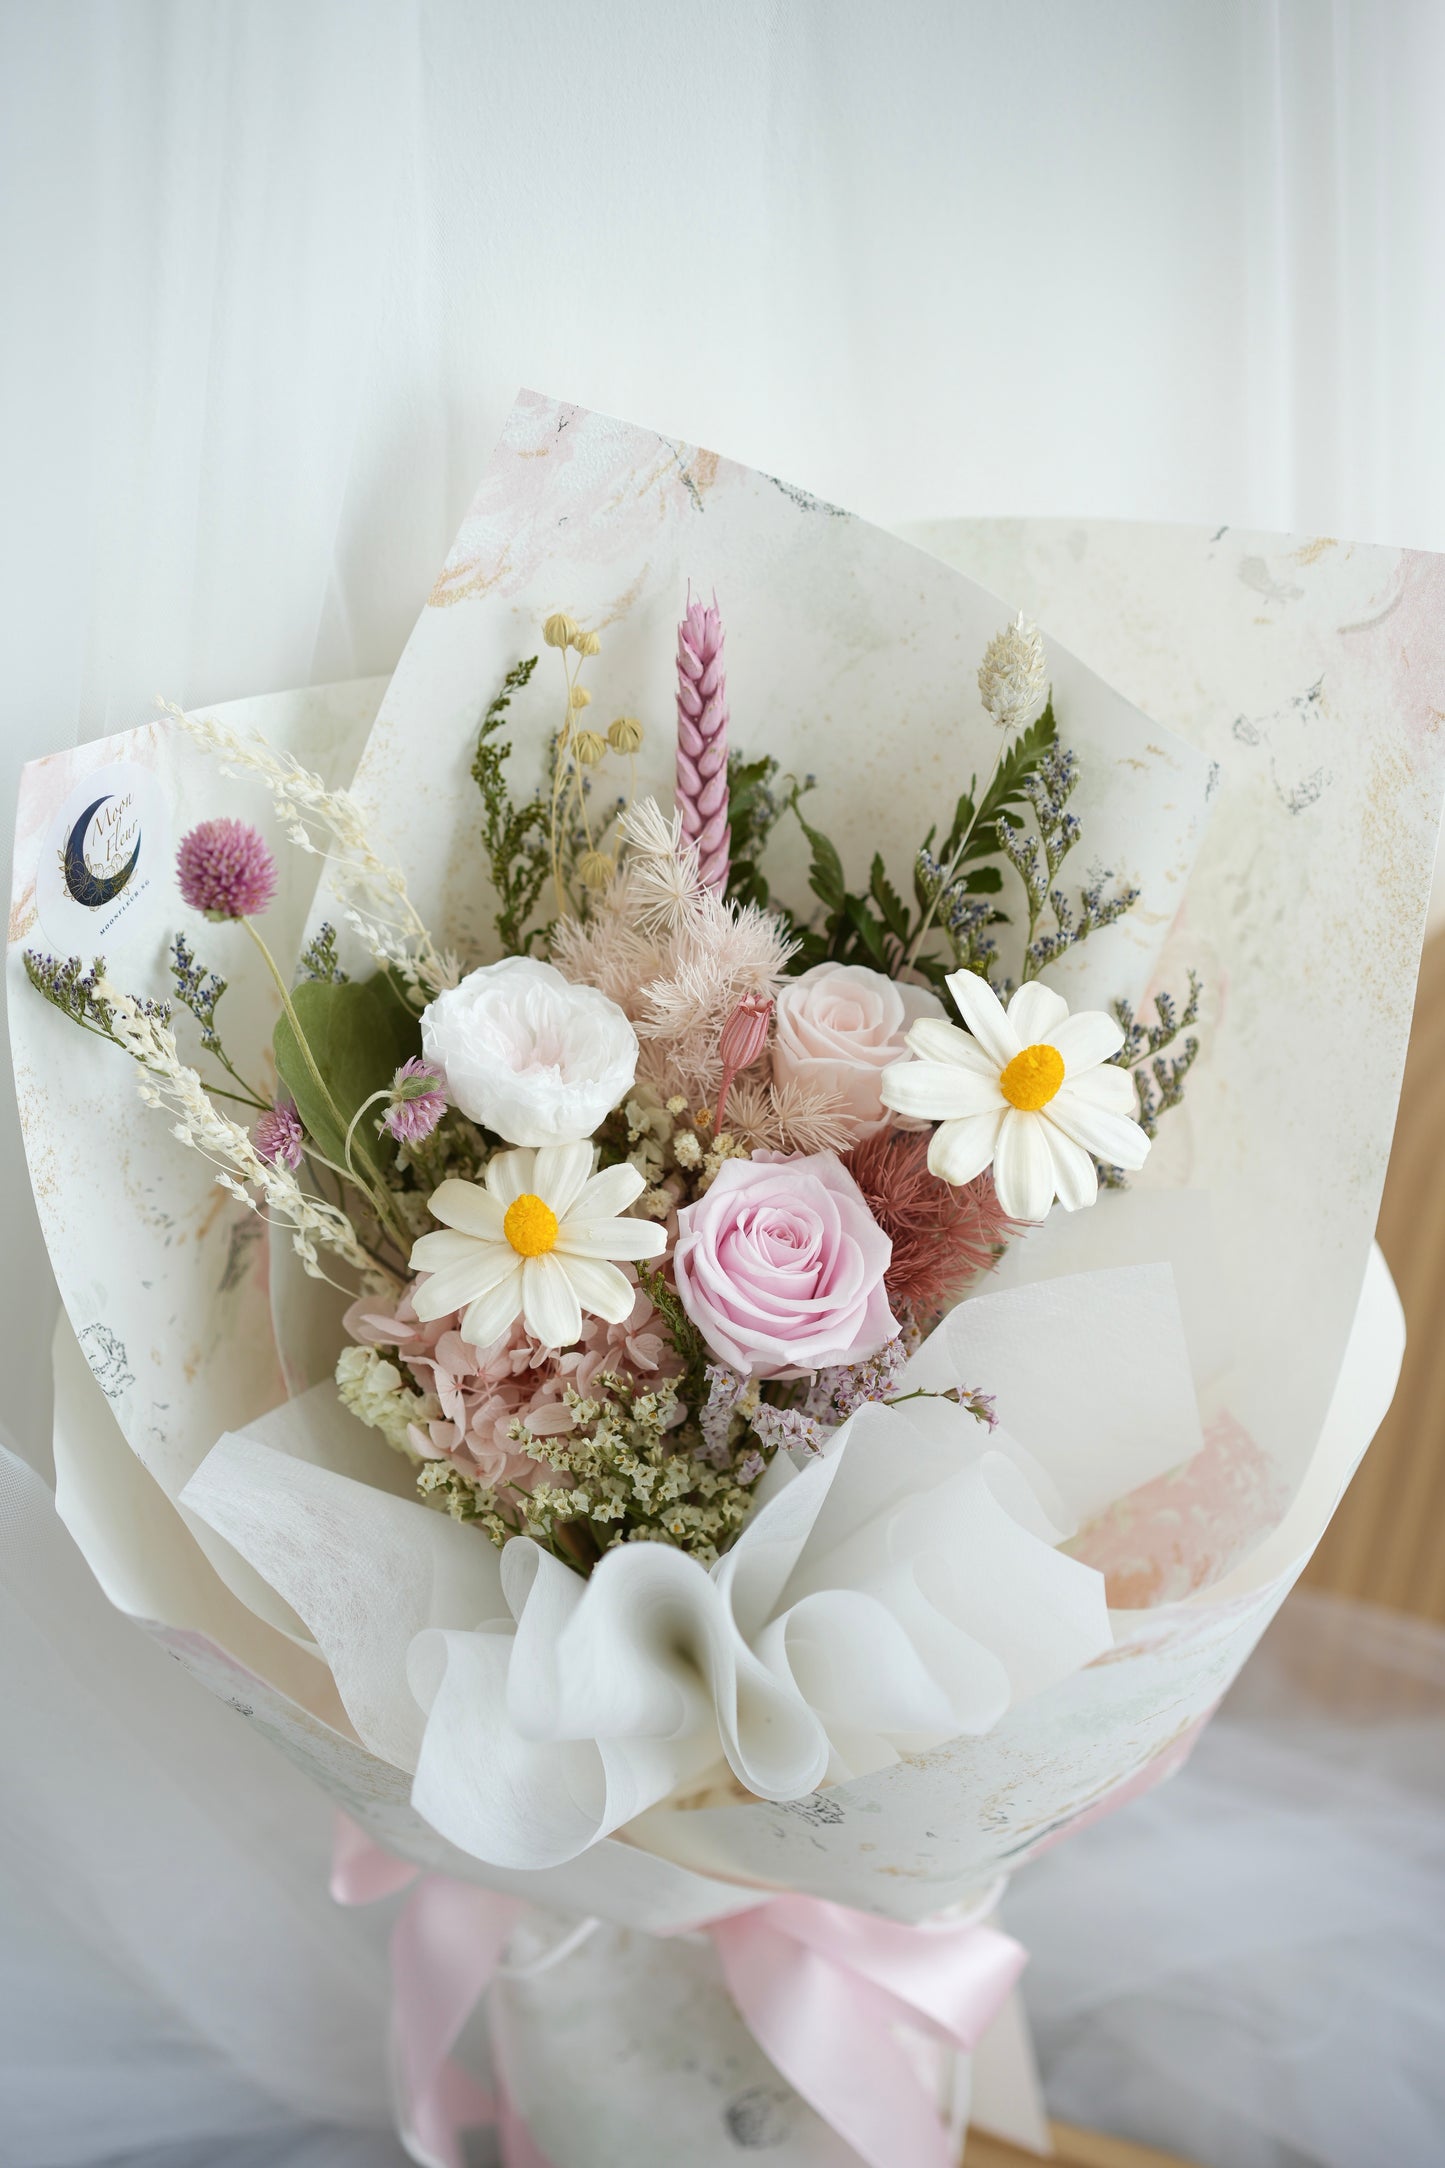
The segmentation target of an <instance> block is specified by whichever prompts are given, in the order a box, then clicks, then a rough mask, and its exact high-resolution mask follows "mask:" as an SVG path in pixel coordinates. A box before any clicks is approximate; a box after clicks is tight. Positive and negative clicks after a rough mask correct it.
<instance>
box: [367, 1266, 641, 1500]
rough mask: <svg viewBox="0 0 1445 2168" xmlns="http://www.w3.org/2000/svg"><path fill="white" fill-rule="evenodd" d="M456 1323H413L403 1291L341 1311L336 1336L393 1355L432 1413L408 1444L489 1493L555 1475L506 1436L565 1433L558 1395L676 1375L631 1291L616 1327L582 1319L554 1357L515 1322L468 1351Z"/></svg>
mask: <svg viewBox="0 0 1445 2168" xmlns="http://www.w3.org/2000/svg"><path fill="white" fill-rule="evenodd" d="M458 1323H459V1317H458V1315H457V1314H456V1313H455V1312H454V1313H452V1314H451V1315H449V1316H447V1317H440V1318H437V1319H435V1320H434V1321H433V1322H432V1323H430V1324H423V1323H422V1322H421V1320H420V1319H419V1318H418V1317H417V1314H416V1311H415V1309H414V1308H413V1307H412V1300H411V1291H410V1290H408V1291H407V1292H406V1293H405V1294H403V1296H402V1297H401V1300H400V1301H399V1302H398V1303H396V1305H395V1306H394V1307H393V1308H388V1307H387V1306H386V1305H385V1304H384V1303H383V1302H382V1301H381V1299H380V1298H379V1297H377V1296H375V1295H364V1296H363V1297H362V1298H361V1300H360V1301H359V1302H354V1303H353V1304H352V1306H351V1308H350V1309H349V1310H348V1311H347V1313H346V1329H347V1331H348V1332H349V1333H350V1335H351V1337H352V1339H353V1340H358V1341H360V1342H361V1343H362V1345H363V1346H369V1347H384V1348H394V1349H395V1351H396V1353H397V1355H398V1357H399V1358H400V1360H401V1361H402V1362H403V1363H404V1364H405V1365H406V1367H407V1369H408V1370H409V1371H410V1372H411V1374H412V1376H413V1377H414V1378H415V1380H416V1382H417V1384H418V1385H419V1386H420V1387H421V1388H422V1390H423V1391H424V1392H426V1393H428V1394H431V1395H432V1396H434V1404H435V1408H436V1413H435V1414H433V1415H429V1419H428V1421H427V1424H426V1427H425V1429H423V1428H422V1427H421V1426H420V1425H419V1424H414V1425H413V1426H412V1442H413V1443H414V1445H415V1446H416V1449H417V1451H418V1452H419V1453H421V1454H423V1455H424V1456H425V1457H426V1458H427V1459H428V1460H450V1461H453V1462H454V1463H455V1464H456V1465H457V1467H458V1468H459V1469H460V1470H461V1471H462V1473H463V1474H464V1475H467V1476H470V1477H471V1478H473V1479H474V1480H479V1481H481V1482H483V1483H489V1484H490V1485H491V1486H492V1488H493V1489H494V1490H505V1489H509V1488H510V1489H516V1490H528V1489H530V1488H531V1486H532V1485H533V1484H534V1483H535V1482H536V1481H537V1480H538V1478H539V1477H544V1478H545V1479H546V1480H547V1481H548V1482H556V1481H557V1476H556V1474H555V1473H554V1472H553V1471H552V1470H550V1469H548V1468H545V1467H544V1466H543V1465H542V1464H541V1463H540V1462H538V1461H535V1460H532V1459H530V1458H529V1457H528V1455H527V1454H525V1453H523V1452H522V1451H521V1450H520V1449H519V1447H518V1445H517V1443H516V1440H515V1439H514V1438H513V1437H512V1435H511V1430H512V1425H513V1424H514V1423H516V1422H518V1421H521V1422H523V1423H525V1424H526V1425H527V1427H528V1429H529V1430H532V1431H534V1432H536V1433H537V1434H538V1435H539V1436H556V1435H557V1434H559V1433H560V1432H562V1431H567V1430H571V1429H572V1428H573V1427H574V1418H573V1415H572V1410H571V1409H570V1408H569V1407H568V1406H567V1403H566V1401H565V1400H564V1398H563V1395H564V1393H565V1392H566V1391H567V1389H568V1387H569V1386H571V1387H574V1388H575V1389H576V1391H578V1392H579V1393H582V1394H584V1395H585V1394H586V1393H588V1392H589V1391H590V1390H591V1387H592V1385H593V1384H594V1382H595V1381H596V1378H597V1376H598V1374H599V1372H601V1371H604V1370H605V1371H610V1372H612V1373H614V1374H616V1375H617V1376H620V1377H624V1378H632V1379H635V1380H637V1381H638V1382H639V1383H640V1384H644V1385H645V1384H646V1383H648V1382H652V1383H655V1382H656V1381H657V1380H658V1379H659V1378H665V1377H675V1376H677V1374H678V1371H679V1369H680V1367H681V1365H680V1363H679V1360H678V1357H677V1354H676V1352H675V1350H674V1349H673V1346H672V1343H671V1342H670V1340H669V1339H668V1337H667V1332H666V1328H665V1327H664V1325H663V1322H662V1319H661V1318H660V1317H659V1316H658V1314H657V1312H656V1310H654V1308H653V1307H652V1304H651V1303H650V1302H649V1301H648V1299H647V1297H646V1295H644V1294H643V1293H642V1291H641V1289H639V1290H638V1294H637V1300H636V1301H635V1302H634V1304H633V1305H632V1309H631V1312H630V1314H629V1315H628V1316H627V1317H626V1318H624V1319H623V1321H622V1323H621V1324H619V1325H609V1324H607V1323H606V1322H605V1321H604V1320H603V1319H602V1318H599V1317H590V1316H584V1317H583V1320H582V1337H581V1338H580V1340H579V1341H578V1342H577V1343H576V1345H575V1346H573V1347H569V1348H563V1349H561V1350H558V1349H556V1348H547V1347H543V1346H542V1345H541V1344H540V1342H538V1341H536V1340H534V1339H533V1338H532V1336H531V1334H530V1333H528V1332H527V1330H526V1328H525V1327H524V1326H523V1325H522V1323H521V1321H520V1320H518V1322H517V1323H516V1324H515V1325H513V1326H512V1327H511V1329H510V1330H509V1331H508V1332H507V1333H505V1334H504V1335H503V1337H502V1338H501V1339H500V1340H498V1341H496V1342H494V1343H493V1345H492V1346H491V1347H489V1348H475V1347H473V1346H472V1345H471V1344H470V1342H468V1341H466V1340H464V1339H463V1338H462V1336H461V1334H460V1332H459V1331H458V1330H457V1326H458Z"/></svg>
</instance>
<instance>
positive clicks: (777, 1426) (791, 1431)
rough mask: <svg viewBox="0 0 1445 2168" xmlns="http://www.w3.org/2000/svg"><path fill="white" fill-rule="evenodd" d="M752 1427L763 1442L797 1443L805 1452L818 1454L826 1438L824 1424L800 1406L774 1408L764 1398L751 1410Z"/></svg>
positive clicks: (826, 1428) (766, 1443) (770, 1444)
mask: <svg viewBox="0 0 1445 2168" xmlns="http://www.w3.org/2000/svg"><path fill="white" fill-rule="evenodd" d="M752 1426H753V1430H754V1431H755V1433H756V1434H757V1436H758V1437H759V1438H761V1439H762V1441H763V1444H764V1445H766V1446H782V1445H797V1446H801V1447H802V1448H803V1451H804V1452H805V1453H821V1452H822V1450H823V1447H824V1446H825V1445H826V1444H827V1442H828V1437H829V1430H828V1425H827V1424H826V1423H820V1422H818V1421H816V1420H815V1418H814V1417H813V1416H811V1415H804V1413H803V1411H802V1409H801V1408H775V1407H773V1406H772V1405H771V1403H770V1402H768V1401H764V1402H763V1404H762V1406H761V1407H759V1408H757V1409H755V1410H754V1412H753V1417H752Z"/></svg>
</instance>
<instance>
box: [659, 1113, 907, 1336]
mask: <svg viewBox="0 0 1445 2168" xmlns="http://www.w3.org/2000/svg"><path fill="white" fill-rule="evenodd" d="M892 1254H893V1245H892V1243H891V1242H890V1241H889V1239H888V1237H887V1235H886V1234H885V1233H884V1232H883V1229H882V1228H881V1227H880V1226H879V1225H878V1222H877V1221H876V1220H875V1219H874V1217H873V1215H872V1213H871V1212H870V1211H869V1209H868V1206H867V1204H866V1202H865V1201H864V1197H863V1193H862V1191H861V1190H860V1189H859V1187H858V1185H857V1183H856V1182H855V1181H854V1180H853V1177H852V1176H851V1175H850V1174H849V1173H848V1171H847V1169H846V1168H845V1167H844V1166H843V1165H842V1164H841V1162H840V1161H839V1160H838V1158H837V1156H836V1154H834V1153H832V1152H819V1153H816V1154H815V1155H814V1156H813V1157H812V1158H809V1159H784V1160H768V1159H747V1160H743V1159H729V1160H726V1161H724V1163H723V1165H722V1167H721V1169H720V1170H719V1172H718V1175H717V1177H716V1179H715V1180H714V1182H713V1184H712V1186H711V1188H710V1189H708V1190H707V1191H706V1192H705V1194H704V1195H703V1196H702V1197H700V1198H699V1199H698V1201H697V1203H696V1204H690V1205H687V1206H685V1207H684V1209H683V1210H682V1211H681V1212H680V1213H679V1214H678V1239H677V1247H676V1250H675V1251H674V1256H673V1269H674V1273H675V1275H676V1279H677V1291H678V1295H679V1297H680V1298H681V1301H682V1305H683V1308H684V1309H685V1310H686V1311H687V1314H688V1316H689V1317H690V1318H691V1319H692V1321H693V1323H694V1324H695V1325H696V1327H697V1329H698V1331H699V1332H700V1333H701V1334H702V1337H703V1339H704V1340H705V1341H706V1342H707V1344H708V1346H709V1347H710V1348H711V1349H712V1351H713V1353H714V1354H716V1355H720V1356H721V1357H722V1359H723V1361H724V1362H727V1363H731V1364H732V1366H733V1368H734V1369H735V1370H739V1371H742V1372H743V1373H744V1374H745V1375H746V1376H749V1377H754V1378H778V1377H790V1376H798V1375H800V1374H801V1373H803V1372H806V1371H811V1370H822V1369H828V1368H833V1367H835V1366H837V1365H839V1364H843V1363H856V1362H862V1361H864V1360H865V1359H866V1358H867V1357H868V1356H870V1355H876V1354H877V1352H878V1350H879V1349H880V1348H881V1347H883V1346H885V1345H886V1344H887V1342H888V1341H889V1340H891V1339H893V1338H894V1336H895V1335H896V1333H897V1332H898V1329H899V1327H898V1320H897V1319H896V1318H895V1317H894V1315H893V1312H892V1310H891V1309H890V1308H889V1305H888V1294H887V1290H886V1288H885V1287H884V1284H883V1283H884V1275H885V1273H886V1272H887V1270H888V1265H889V1261H890V1259H891V1257H892Z"/></svg>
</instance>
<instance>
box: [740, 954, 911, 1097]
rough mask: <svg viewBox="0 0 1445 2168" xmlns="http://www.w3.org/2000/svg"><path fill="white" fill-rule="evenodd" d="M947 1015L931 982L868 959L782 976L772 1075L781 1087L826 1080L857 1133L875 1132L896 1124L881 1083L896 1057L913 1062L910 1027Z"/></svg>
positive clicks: (821, 966) (818, 965)
mask: <svg viewBox="0 0 1445 2168" xmlns="http://www.w3.org/2000/svg"><path fill="white" fill-rule="evenodd" d="M944 1013H945V1012H944V1008H943V1004H942V1002H941V1001H939V1000H938V999H937V998H936V996H935V995H933V994H931V993H930V992H929V990H928V988H927V987H926V986H910V985H908V984H907V983H906V982H905V981H904V980H901V979H890V978H889V977H888V976H887V974H886V973H885V972H882V971H870V970H869V969H868V967H867V965H866V964H814V966H813V968H812V970H811V971H804V972H803V973H802V974H801V975H800V976H799V977H798V978H796V979H784V981H783V983H782V986H781V987H780V988H779V990H778V1006H777V1026H776V1030H775V1034H774V1038H773V1075H774V1077H775V1078H776V1079H777V1081H778V1082H779V1083H780V1084H783V1083H787V1082H789V1081H790V1080H794V1079H796V1081H797V1082H799V1083H803V1084H821V1085H825V1086H826V1087H827V1088H828V1090H830V1091H834V1092H836V1093H837V1094H838V1096H839V1098H841V1099H842V1100H843V1101H844V1102H845V1104H846V1106H847V1108H848V1111H849V1113H850V1114H852V1115H853V1116H854V1117H855V1119H856V1120H857V1123H858V1131H857V1134H858V1135H859V1136H860V1137H866V1136H873V1135H875V1134H876V1133H877V1132H878V1131H879V1130H881V1129H886V1128H887V1127H888V1126H889V1124H890V1123H894V1124H898V1116H897V1115H896V1114H890V1113H889V1111H888V1109H887V1108H886V1107H885V1106H884V1104H883V1101H882V1098H881V1096H880V1095H879V1090H878V1080H879V1078H880V1077H881V1076H882V1074H883V1071H884V1070H885V1069H886V1068H887V1067H888V1066H889V1064H890V1062H895V1061H904V1060H906V1059H907V1055H908V1049H907V1047H906V1046H905V1044H904V1038H905V1035H906V1033H907V1031H908V1027H909V1025H910V1024H914V1023H916V1022H917V1021H918V1019H919V1017H920V1016H943V1015H944ZM899 1126H901V1127H906V1126H907V1125H906V1124H899Z"/></svg>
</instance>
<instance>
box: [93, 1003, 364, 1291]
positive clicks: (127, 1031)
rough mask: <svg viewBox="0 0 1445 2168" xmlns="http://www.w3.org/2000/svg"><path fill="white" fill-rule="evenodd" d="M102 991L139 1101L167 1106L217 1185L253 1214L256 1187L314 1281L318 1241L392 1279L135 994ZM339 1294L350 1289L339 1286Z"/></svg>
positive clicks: (176, 1130)
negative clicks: (265, 1150) (226, 1105)
mask: <svg viewBox="0 0 1445 2168" xmlns="http://www.w3.org/2000/svg"><path fill="white" fill-rule="evenodd" d="M100 990H101V992H102V994H103V998H104V1000H105V1002H106V1004H107V1006H108V1008H109V1010H110V1014H111V1021H112V1027H113V1030H114V1034H115V1037H116V1040H117V1041H118V1043H119V1044H120V1045H121V1046H122V1047H123V1048H124V1049H125V1051H126V1052H127V1053H128V1054H129V1055H130V1057H131V1059H132V1060H133V1061H134V1062H135V1064H136V1070H137V1084H138V1087H139V1090H140V1095H141V1098H142V1100H143V1101H144V1102H145V1104H146V1105H147V1106H150V1107H160V1108H165V1109H167V1110H168V1111H170V1112H171V1113H173V1114H174V1115H175V1116H176V1117H177V1119H176V1120H175V1122H174V1123H173V1124H172V1134H173V1135H174V1136H175V1137H176V1138H178V1140H179V1141H180V1142H181V1143H182V1144H189V1145H191V1146H193V1147H194V1148H195V1150H197V1151H198V1152H200V1153H201V1155H202V1157H203V1158H205V1159H207V1160H209V1161H210V1163H211V1165H212V1166H213V1167H215V1168H217V1169H218V1170H219V1171H218V1173H217V1175H216V1180H217V1182H218V1183H219V1185H220V1187H221V1188H222V1189H224V1190H225V1191H226V1192H227V1194H228V1195H229V1196H232V1197H234V1198H235V1199H236V1200H237V1202H238V1203H240V1204H244V1205H245V1206H246V1207H247V1209H248V1210H249V1211H252V1212H260V1210H261V1206H260V1204H259V1203H258V1202H257V1198H256V1196H253V1195H252V1191H253V1190H255V1191H257V1192H259V1195H260V1198H261V1199H262V1200H263V1201H264V1203H265V1204H266V1206H267V1207H268V1213H267V1214H262V1217H263V1218H268V1223H269V1224H272V1225H278V1224H279V1225H282V1226H289V1228H290V1230H291V1242H292V1247H293V1248H294V1250H295V1251H296V1254H297V1256H298V1257H299V1258H300V1259H301V1262H302V1265H303V1266H304V1268H305V1270H306V1271H307V1272H308V1273H309V1274H310V1275H311V1277H312V1278H313V1279H322V1280H330V1279H331V1275H330V1274H329V1273H328V1272H326V1271H325V1270H324V1269H323V1267H322V1266H321V1264H320V1262H319V1260H318V1258H317V1254H316V1249H317V1244H318V1243H321V1244H324V1246H325V1247H326V1248H327V1249H329V1250H331V1251H333V1252H334V1254H335V1255H336V1256H338V1257H339V1258H341V1260H342V1261H343V1263H345V1264H347V1265H349V1266H351V1268H352V1269H353V1270H354V1271H355V1272H358V1273H359V1274H361V1276H362V1278H363V1280H364V1281H365V1282H366V1283H367V1284H368V1285H371V1286H376V1285H377V1284H378V1282H379V1280H380V1281H384V1282H386V1283H392V1282H393V1279H394V1276H393V1275H392V1274H390V1273H389V1272H387V1271H386V1269H385V1268H384V1267H382V1266H379V1265H378V1263H377V1261H376V1260H375V1259H374V1258H372V1257H371V1256H370V1255H369V1254H368V1252H367V1250H366V1248H365V1246H364V1245H363V1244H362V1242H361V1240H360V1238H359V1237H358V1235H357V1232H356V1229H355V1228H354V1227H353V1225H352V1223H351V1221H350V1219H349V1218H348V1217H347V1215H346V1213H345V1212H343V1211H342V1210H340V1208H339V1207H338V1206H336V1205H332V1204H328V1203H327V1202H326V1200H325V1199H324V1198H322V1197H315V1196H312V1195H311V1194H310V1193H309V1192H308V1191H306V1190H303V1189H302V1187H301V1185H300V1183H299V1182H298V1181H297V1180H296V1177H295V1175H294V1174H293V1173H292V1172H291V1170H290V1169H289V1168H288V1167H285V1166H282V1165H279V1164H277V1165H273V1164H271V1163H270V1162H268V1161H266V1160H264V1159H262V1157H261V1155H260V1153H259V1152H258V1151H257V1150H256V1146H255V1144H254V1142H253V1140H252V1138H251V1136H250V1135H249V1133H248V1132H247V1131H246V1130H244V1129H243V1128H242V1127H241V1125H240V1124H239V1122H233V1121H232V1120H231V1119H230V1117H229V1116H228V1115H224V1114H221V1113H218V1112H217V1110H216V1108H215V1107H214V1106H213V1105H212V1104H211V1100H210V1097H209V1095H208V1093H207V1091H206V1088H205V1086H204V1085H203V1084H202V1082H201V1079H200V1077H199V1076H198V1075H197V1073H196V1071H195V1070H194V1069H192V1068H189V1067H188V1066H187V1065H186V1063H184V1062H183V1061H182V1060H181V1058H180V1055H179V1053H178V1051H177V1048H176V1038H175V1033H174V1032H173V1031H172V1030H171V1029H170V1027H169V1025H168V1024H166V1023H164V1022H163V1021H162V1020H161V1019H160V1018H159V1017H156V1016H152V1015H147V1013H146V1011H145V1009H144V1008H143V1006H142V1004H141V1003H140V1002H139V1001H137V1000H136V999H135V998H134V996H133V995H131V994H123V993H119V992H117V990H116V989H115V988H114V987H111V986H109V985H106V986H104V987H103V988H102V989H100ZM331 1284H332V1285H333V1286H340V1284H341V1283H340V1282H339V1281H332V1283H331ZM342 1291H343V1293H349V1292H351V1290H349V1289H344V1288H343V1290H342Z"/></svg>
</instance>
